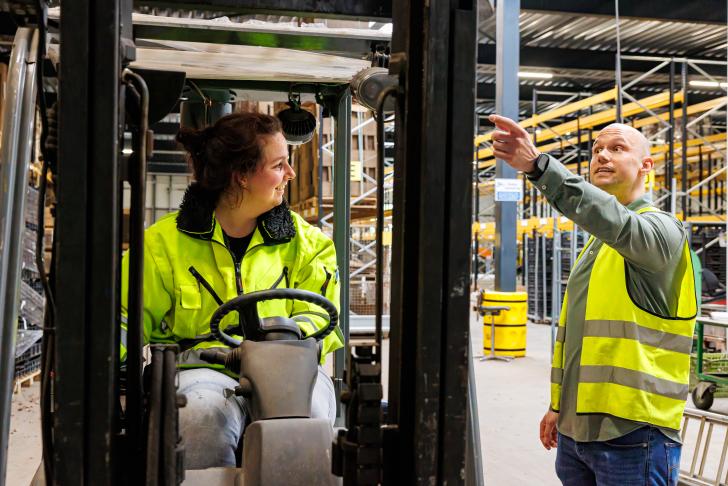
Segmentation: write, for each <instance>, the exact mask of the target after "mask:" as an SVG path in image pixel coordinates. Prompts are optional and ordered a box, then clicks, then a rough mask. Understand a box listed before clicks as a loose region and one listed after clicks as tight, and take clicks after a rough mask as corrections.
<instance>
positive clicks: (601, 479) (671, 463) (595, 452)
mask: <svg viewBox="0 0 728 486" xmlns="http://www.w3.org/2000/svg"><path fill="white" fill-rule="evenodd" d="M558 440H559V445H558V448H557V452H556V475H557V476H558V477H559V479H560V480H561V483H562V484H563V485H564V486H589V485H595V486H632V485H634V486H637V485H639V486H676V485H677V479H678V475H679V474H680V451H681V449H682V445H681V444H678V443H676V442H673V441H671V440H670V439H668V438H667V436H665V434H663V433H662V432H660V430H659V429H657V428H655V427H647V426H645V427H642V428H640V429H637V430H635V431H634V432H630V433H629V434H627V435H623V436H622V437H618V438H616V439H613V440H609V441H606V442H576V441H574V440H572V439H570V438H569V437H566V436H565V435H561V434H559V439H558Z"/></svg>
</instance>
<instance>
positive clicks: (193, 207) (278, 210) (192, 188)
mask: <svg viewBox="0 0 728 486" xmlns="http://www.w3.org/2000/svg"><path fill="white" fill-rule="evenodd" d="M217 198H218V196H217V195H216V194H215V193H214V192H211V191H208V190H206V189H204V188H202V187H201V186H200V185H199V184H198V183H196V182H193V183H192V184H190V185H189V187H187V190H186V191H185V195H184V197H183V198H182V204H180V207H179V213H177V229H178V230H179V231H181V232H183V233H185V234H188V235H190V236H193V237H195V238H200V239H203V240H209V239H211V238H212V235H213V233H214V232H215V224H217V223H216V221H215V215H214V212H215V206H216V205H217ZM258 229H259V230H260V234H261V235H262V236H263V241H264V242H265V244H266V245H277V244H280V243H287V242H289V241H291V239H293V237H295V236H296V227H295V226H294V224H293V217H292V216H291V211H290V209H289V208H288V203H287V202H286V201H285V200H284V201H283V202H282V203H281V204H280V205H278V206H276V207H274V208H273V209H271V210H270V211H268V212H267V213H264V214H261V215H260V216H259V217H258Z"/></svg>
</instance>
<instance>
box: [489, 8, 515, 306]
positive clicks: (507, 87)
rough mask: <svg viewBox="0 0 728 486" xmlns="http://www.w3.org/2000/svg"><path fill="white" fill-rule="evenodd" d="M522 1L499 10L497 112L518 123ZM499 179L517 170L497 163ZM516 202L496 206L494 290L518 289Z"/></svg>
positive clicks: (499, 161)
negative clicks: (519, 17)
mask: <svg viewBox="0 0 728 486" xmlns="http://www.w3.org/2000/svg"><path fill="white" fill-rule="evenodd" d="M520 10H521V2H520V0H513V1H510V2H501V3H499V4H498V8H497V9H496V97H495V99H496V112H497V113H498V114H500V115H503V116H507V117H509V118H512V119H514V120H516V121H517V120H518V60H519V57H518V55H519V31H520V29H519V24H518V16H519V13H520ZM495 176H496V178H507V179H514V178H515V177H516V170H515V169H513V168H512V167H511V166H509V165H508V164H506V163H505V162H504V161H502V160H498V161H497V162H496V169H495ZM516 209H517V208H516V203H515V202H502V201H499V202H496V203H495V228H496V238H495V265H496V267H495V287H496V289H497V290H501V291H505V292H512V291H515V290H516V256H517V255H516V253H517V248H518V243H517V241H516V219H517V211H516Z"/></svg>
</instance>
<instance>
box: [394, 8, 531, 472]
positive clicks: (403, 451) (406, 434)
mask: <svg viewBox="0 0 728 486" xmlns="http://www.w3.org/2000/svg"><path fill="white" fill-rule="evenodd" d="M510 3H511V2H506V3H505V4H504V5H503V6H504V7H505V8H510ZM515 3H518V2H515ZM392 6H393V12H392V14H393V19H392V20H393V24H394V26H395V28H394V31H393V33H392V52H393V53H397V54H399V53H402V54H403V55H398V56H397V59H395V55H394V54H393V55H392V60H393V64H390V69H396V70H397V71H396V72H401V73H402V74H401V75H400V83H401V85H402V87H403V88H404V90H403V93H402V97H401V98H400V102H399V104H398V110H397V119H396V122H395V123H397V126H396V131H395V133H396V137H397V139H396V144H395V148H396V150H397V159H396V160H397V166H396V169H395V174H394V202H395V204H394V212H393V222H392V226H393V246H392V306H391V309H392V313H391V328H392V330H391V332H390V370H389V378H390V379H389V406H390V407H389V410H388V414H387V415H388V420H387V421H388V424H389V427H388V428H387V432H388V433H387V435H386V436H385V441H384V443H385V450H384V454H385V456H386V457H388V459H389V460H388V461H387V462H388V463H390V464H391V467H389V468H388V469H385V476H384V481H383V483H384V484H463V483H466V484H467V481H468V480H469V478H468V477H467V476H468V472H467V468H466V461H465V456H466V453H467V451H466V446H465V444H466V443H467V440H466V438H467V433H466V427H467V426H466V424H467V423H468V421H470V425H471V426H473V425H474V421H473V420H472V418H469V417H468V412H467V410H468V379H467V376H468V360H469V354H470V351H469V346H468V335H469V314H470V310H469V308H470V295H469V292H468V285H467V282H468V280H469V275H470V271H469V268H468V266H469V264H470V254H469V252H468V249H469V247H470V242H471V239H472V220H471V214H472V193H471V192H470V191H471V187H472V186H471V182H472V166H471V164H472V160H473V145H472V141H473V137H474V135H475V133H474V132H475V130H474V125H473V116H472V115H473V109H474V108H473V107H474V105H475V99H474V95H475V88H474V87H475V60H476V52H475V49H476V46H477V39H476V34H477V22H476V20H477V18H478V15H477V2H476V1H475V0H466V1H460V2H450V1H446V0H430V1H429V2H427V3H426V4H425V3H423V2H393V4H392ZM500 8H501V5H500V4H499V9H500ZM517 11H518V10H517V8H516V15H515V16H514V18H513V20H514V21H515V22H516V23H517V22H518V14H517ZM516 42H517V39H516ZM514 74H515V73H514ZM514 81H515V78H514ZM515 88H517V85H514V89H515ZM513 210H514V211H515V205H513ZM513 216H514V217H513V219H515V214H514V215H513ZM514 229H515V228H514ZM433 230H436V231H437V234H435V233H434V232H433ZM514 233H515V232H514ZM514 236H515V235H514ZM513 246H514V247H515V245H513ZM512 250H513V251H515V248H513V249H512ZM514 260H515V257H514ZM514 263H515V261H514ZM513 277H514V281H515V265H514V272H513ZM413 282H414V283H416V284H414V285H413ZM404 364H407V365H406V366H403V365H404ZM470 450H471V451H472V450H473V449H470ZM471 453H472V452H471ZM464 476H466V477H464Z"/></svg>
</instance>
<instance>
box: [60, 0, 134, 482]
mask: <svg viewBox="0 0 728 486" xmlns="http://www.w3.org/2000/svg"><path fill="white" fill-rule="evenodd" d="M122 3H124V6H122ZM125 7H126V8H125ZM124 13H127V14H128V17H126V16H124ZM61 17H62V18H63V23H62V25H61V37H62V38H63V42H62V43H61V48H60V49H61V58H63V59H64V61H63V62H62V63H61V65H60V73H59V77H60V79H61V80H62V84H61V87H60V89H59V93H58V94H59V106H60V107H61V109H60V114H59V120H58V127H59V145H58V160H59V164H58V186H57V196H58V208H59V209H58V214H57V217H56V240H57V242H58V244H57V247H56V256H57V257H56V258H55V259H54V265H55V272H56V281H57V282H63V285H58V287H57V289H56V308H57V312H56V332H55V339H56V346H55V349H56V368H55V376H54V378H55V380H54V381H55V383H54V390H55V399H56V408H55V414H54V424H53V425H54V437H55V443H56V444H57V447H55V449H54V457H53V458H48V460H53V461H54V476H55V477H54V478H48V479H49V481H52V482H53V483H54V484H112V483H113V482H114V481H119V475H118V472H119V471H118V470H117V466H118V465H119V464H120V463H117V461H120V459H119V456H118V454H115V453H114V452H115V451H116V450H118V449H116V448H115V443H114V442H115V440H116V437H117V434H116V432H117V431H116V426H117V425H118V424H115V423H114V417H115V416H116V415H117V414H116V413H115V411H116V410H117V407H118V404H119V400H118V390H117V388H116V386H115V384H116V383H117V373H118V358H117V357H118V354H119V329H120V325H119V292H118V291H114V289H118V285H119V281H120V278H121V277H120V271H119V270H120V264H119V263H120V257H121V252H120V247H121V242H120V233H121V232H120V230H119V228H120V222H121V208H120V199H121V197H120V195H119V192H120V187H121V175H120V168H119V158H120V153H121V147H120V139H121V133H120V116H121V115H122V114H123V108H121V107H123V104H122V105H121V107H120V99H119V92H120V78H121V62H122V61H121V60H122V52H121V47H120V46H121V44H122V42H121V31H120V25H121V24H122V23H123V24H124V25H128V23H127V22H129V21H130V19H131V2H126V3H125V2H122V1H121V0H111V1H108V2H104V5H103V6H101V5H99V4H98V2H93V1H90V0H78V1H75V2H63V4H62V5H61ZM122 18H123V22H122ZM132 46H133V44H132ZM127 47H128V45H127ZM132 469H133V468H132ZM125 472H126V471H125Z"/></svg>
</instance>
